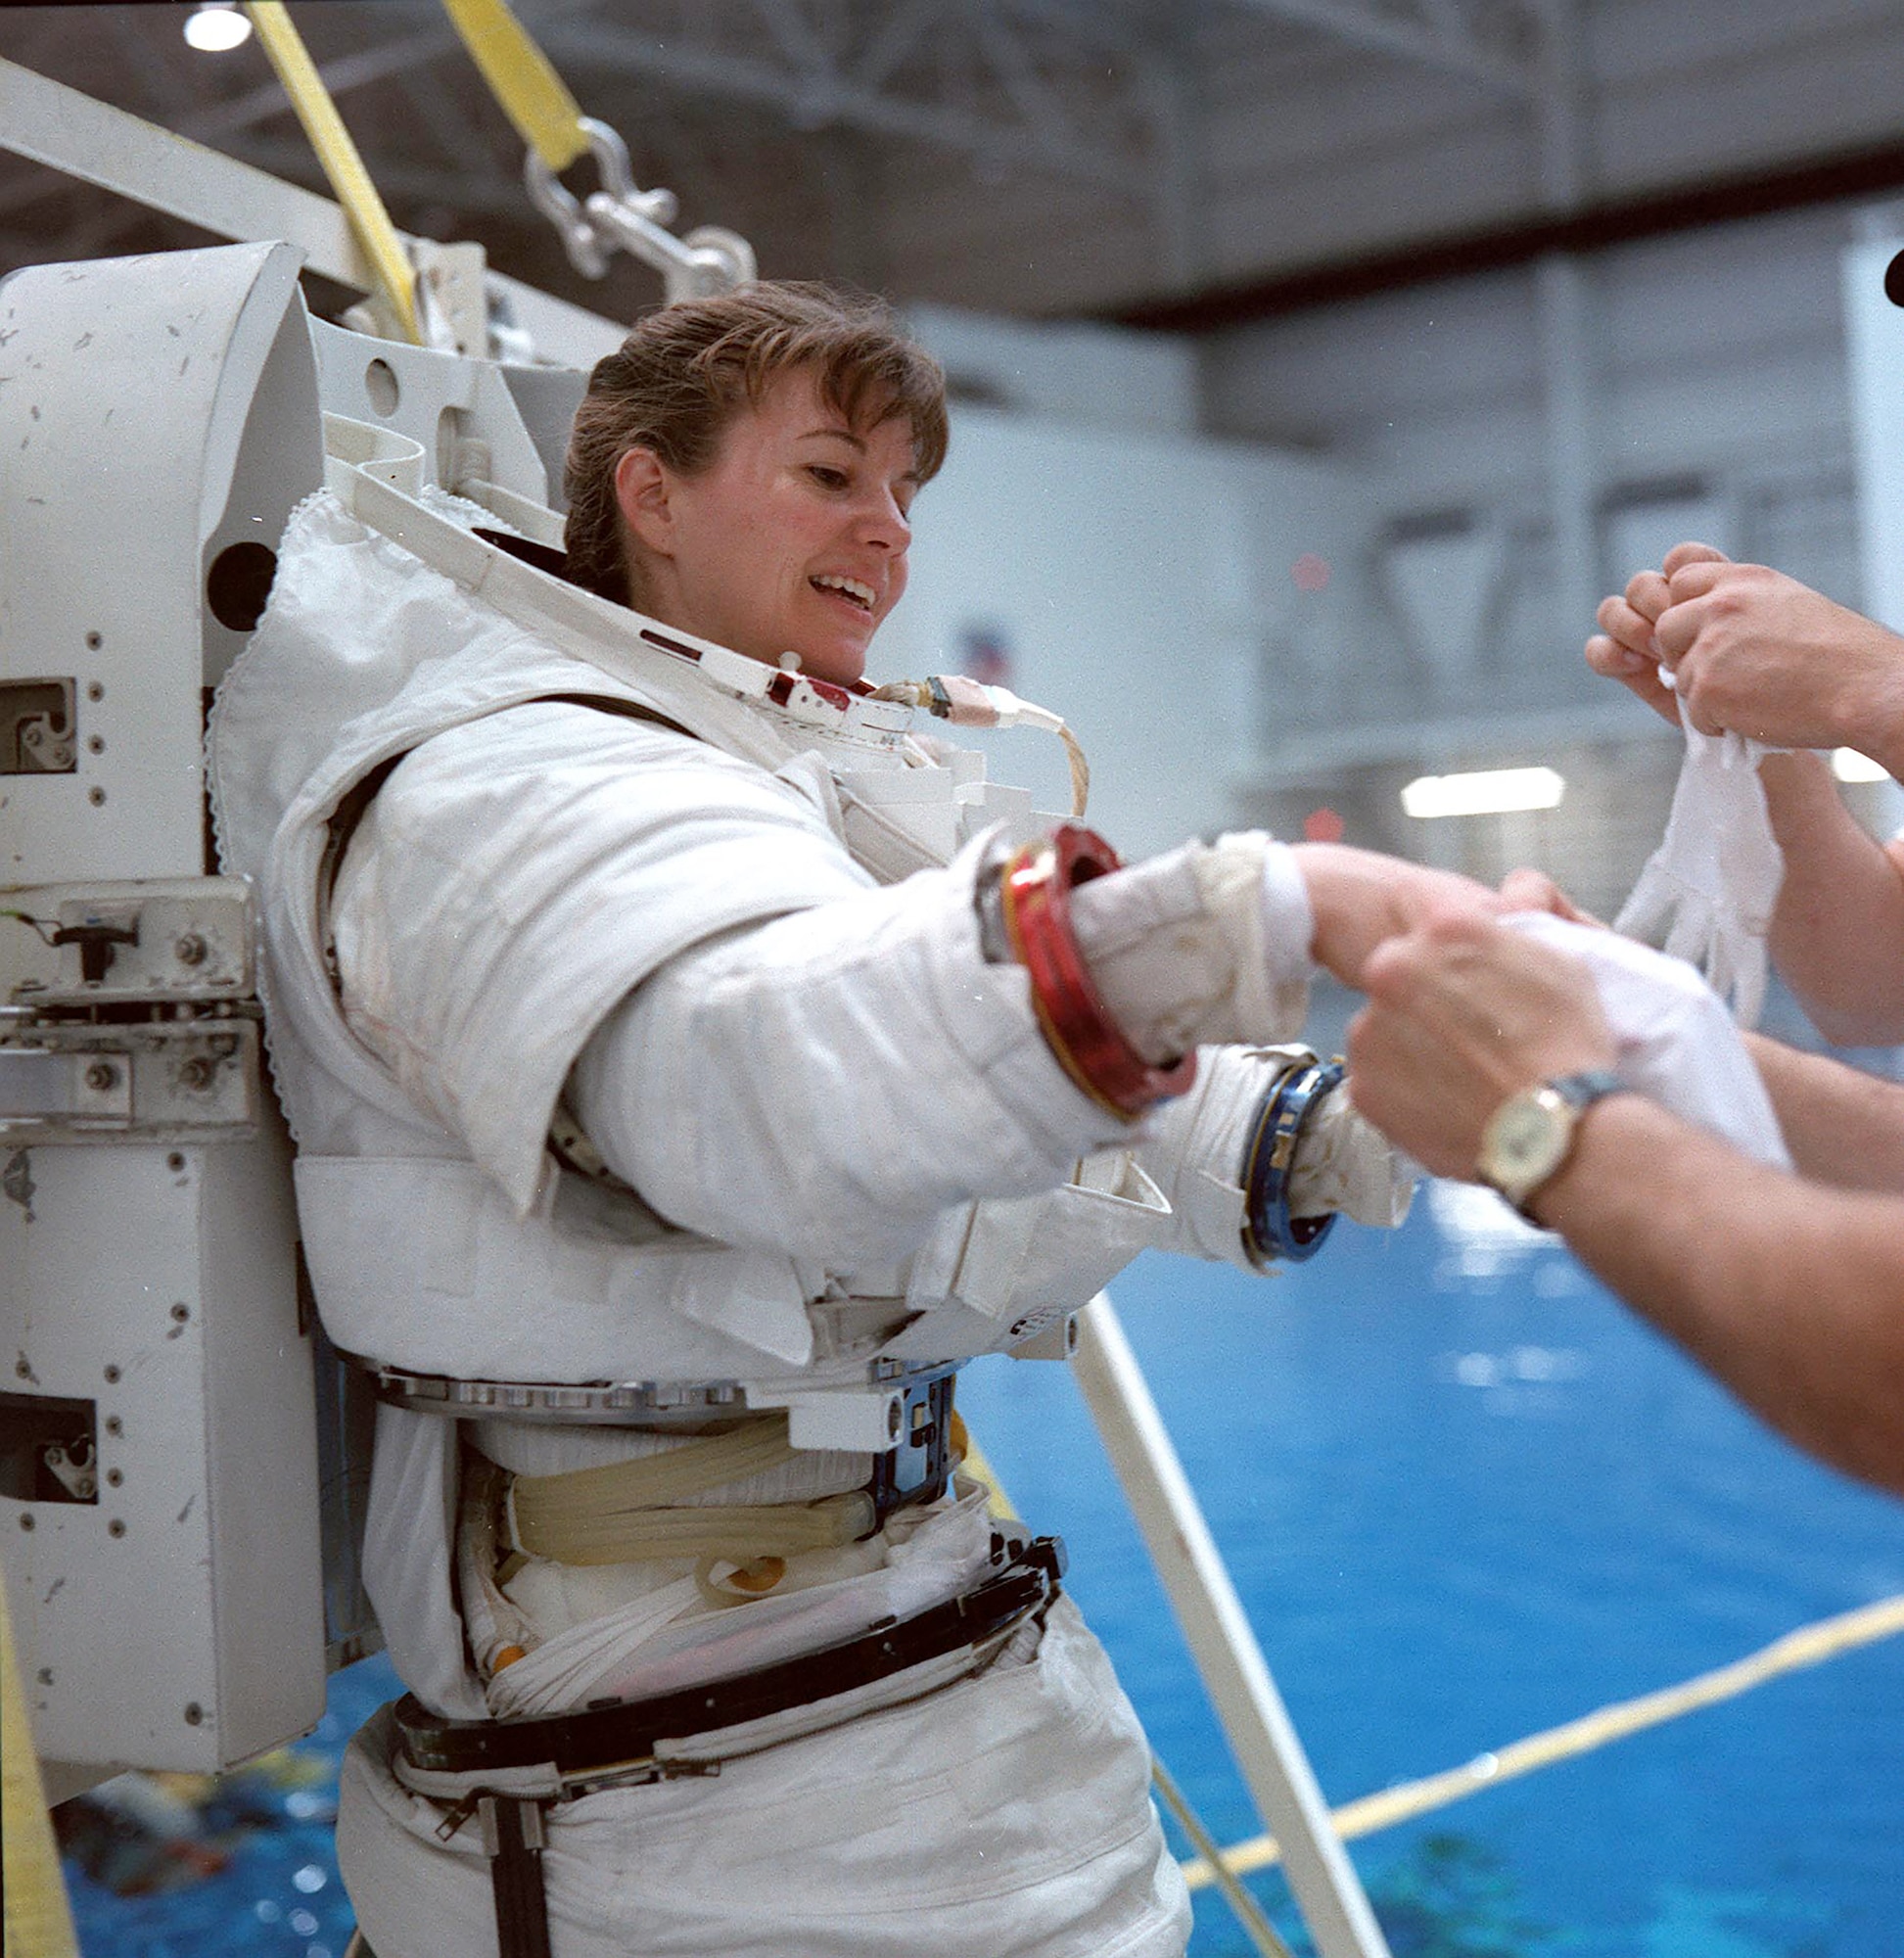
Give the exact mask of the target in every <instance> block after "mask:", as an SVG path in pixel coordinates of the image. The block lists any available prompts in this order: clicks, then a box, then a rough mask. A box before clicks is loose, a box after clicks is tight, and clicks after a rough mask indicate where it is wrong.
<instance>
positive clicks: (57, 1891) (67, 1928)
mask: <svg viewBox="0 0 1904 1958" xmlns="http://www.w3.org/2000/svg"><path fill="white" fill-rule="evenodd" d="M0 1675H3V1677H0V1809H3V1810H4V1813H0V1850H4V1853H5V1877H6V1889H5V1892H4V1895H3V1896H0V1907H3V1908H4V1910H5V1913H6V1958H78V1954H79V1945H78V1942H77V1940H76V1939H75V1938H74V1936H73V1935H72V1913H71V1911H70V1909H69V1908H68V1905H67V1892H66V1884H65V1882H64V1881H63V1880H62V1878H61V1875H60V1852H59V1849H58V1847H57V1846H56V1844H55V1843H54V1841H53V1825H52V1823H51V1822H50V1821H49V1820H48V1818H47V1813H46V1796H45V1793H44V1791H43V1790H42V1789H41V1787H40V1767H39V1761H38V1759H37V1758H36V1757H35V1755H34V1753H33V1731H32V1728H31V1727H30V1726H29V1725H28V1724H27V1718H26V1697H25V1694H24V1693H23V1691H22V1689H21V1683H20V1656H19V1654H18V1653H17V1652H16V1651H15V1649H14V1638H13V1618H12V1615H11V1613H10V1612H9V1611H8V1609H7V1594H6V1587H5V1584H4V1583H3V1582H0Z"/></svg>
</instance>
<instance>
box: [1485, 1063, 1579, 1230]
mask: <svg viewBox="0 0 1904 1958" xmlns="http://www.w3.org/2000/svg"><path fill="white" fill-rule="evenodd" d="M1570 1113H1571V1111H1570V1110H1569V1109H1568V1108H1567V1106H1566V1104H1565V1103H1564V1102H1562V1101H1561V1099H1560V1097H1559V1096H1557V1095H1556V1094H1555V1093H1554V1091H1553V1090H1552V1089H1535V1090H1533V1091H1532V1092H1531V1093H1528V1094H1524V1095H1516V1096H1512V1097H1511V1098H1510V1099H1509V1100H1507V1101H1504V1102H1503V1103H1502V1104H1501V1106H1500V1107H1499V1108H1497V1109H1496V1110H1495V1112H1494V1115H1493V1117H1492V1119H1491V1120H1490V1121H1489V1123H1488V1125H1487V1128H1486V1130H1485V1131H1484V1132H1483V1134H1482V1137H1481V1161H1480V1170H1481V1174H1482V1175H1483V1176H1484V1177H1486V1179H1487V1180H1488V1182H1490V1183H1491V1184H1493V1185H1495V1187H1496V1188H1497V1189H1502V1190H1504V1191H1506V1192H1507V1194H1508V1195H1509V1196H1510V1197H1512V1198H1513V1199H1514V1200H1515V1201H1516V1202H1518V1201H1519V1199H1520V1197H1521V1196H1522V1195H1523V1194H1524V1193H1525V1192H1527V1191H1528V1190H1530V1189H1533V1188H1534V1187H1535V1186H1536V1185H1537V1184H1539V1183H1540V1182H1541V1181H1542V1180H1543V1179H1544V1178H1546V1177H1548V1176H1550V1175H1552V1173H1553V1172H1554V1171H1555V1170H1556V1169H1557V1168H1558V1167H1559V1165H1560V1163H1561V1161H1562V1160H1563V1159H1564V1158H1565V1156H1566V1152H1567V1139H1568V1136H1569V1134H1570V1133H1571V1131H1572V1127H1573V1124H1572V1122H1571V1121H1570V1120H1569V1119H1568V1116H1569V1114H1570Z"/></svg>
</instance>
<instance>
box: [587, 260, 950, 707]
mask: <svg viewBox="0 0 1904 1958" xmlns="http://www.w3.org/2000/svg"><path fill="white" fill-rule="evenodd" d="M944 390H945V382H944V377H943V375H942V374H941V373H940V371H939V368H938V365H937V363H936V362H934V361H933V359H932V358H931V356H930V355H929V354H927V353H926V352H925V351H924V350H922V349H920V348H919V347H917V346H915V345H914V344H913V343H912V342H911V341H909V340H907V339H906V337H905V335H904V334H903V333H902V332H901V331H900V329H899V326H898V322H897V321H896V320H895V319H894V318H893V315H892V313H891V312H890V311H889V310H888V308H887V307H886V306H885V304H884V303H882V302H880V301H877V300H871V299H854V298H847V297H843V296H841V295H839V294H836V293H833V292H830V291H828V290H826V289H824V288H821V287H816V286H802V285H790V284H780V285H771V286H768V285H762V286H755V287H751V288H749V289H748V290H747V291H745V292H743V293H739V294H732V295H728V296H726V297H725V298H723V299H720V300H719V301H716V302H710V303H692V302H690V303H683V304H677V305H672V306H668V307H664V308H663V309H662V310H660V311H658V312H655V313H651V314H650V315H649V316H648V317H647V318H646V319H644V320H642V321H641V322H640V323H639V324H638V325H637V326H636V328H635V330H634V331H633V332H632V333H631V334H630V335H629V336H628V338H627V341H626V342H625V343H624V345H623V346H622V347H621V349H620V350H618V351H616V352H615V353H613V354H611V355H610V356H609V357H608V358H607V359H605V360H603V361H601V362H600V363H599V364H598V365H597V366H596V368H595V370H594V373H593V375H592V376H591V377H590V380H589V386H588V396H587V398H586V400H585V401H584V402H583V403H582V407H581V411H580V414H579V415H578V416H577V419H576V429H575V436H574V440H573V442H572V444H571V447H570V453H569V469H568V484H567V488H568V492H569V522H568V533H567V543H568V574H569V576H570V577H571V578H573V579H574V580H575V581H576V582H577V583H580V584H584V585H586V586H588V587H589V588H590V589H591V590H595V591H599V592H600V593H601V594H602V595H603V596H604V597H608V598H614V599H617V600H619V601H620V602H622V603H624V604H634V605H636V606H638V607H639V608H640V609H641V610H642V611H644V612H647V613H649V614H651V615H652V616H654V617H655V618H658V619H661V620H663V621H665V622H666V623H667V624H670V625H674V626H679V627H682V628H684V629H687V630H689V631H693V632H696V633H699V634H701V635H702V636H703V637H706V638H711V639H715V640H717V641H719V642H720V643H721V644H723V645H727V646H731V647H733V648H734V649H735V650H736V651H738V652H743V653H746V654H747V655H748V656H749V657H750V658H753V659H758V660H764V661H766V663H768V664H769V665H772V664H777V663H779V662H781V661H782V659H783V656H784V655H786V654H789V653H791V654H794V655H796V656H797V658H798V660H799V663H800V665H801V666H802V667H803V668H804V669H805V670H806V671H807V672H809V673H810V674H812V675H813V676H815V677H817V678H821V679H830V680H833V681H835V682H838V683H842V684H850V683H851V682H852V681H854V680H857V679H859V676H860V675H861V673H862V672H863V670H864V667H865V654H866V647H867V644H868V643H869V641H870V640H871V638H872V635H873V633H874V631H875V630H876V629H878V627H879V625H880V623H881V622H882V621H883V620H884V619H885V618H886V616H887V614H888V613H890V612H891V610H892V609H893V607H894V606H895V605H896V604H898V602H899V599H900V595H901V593H902V592H903V591H904V590H905V588H906V547H907V545H908V544H909V542H910V540H911V531H910V527H909V524H908V521H907V517H908V512H909V510H910V508H911V503H912V498H913V496H914V494H915V493H916V491H917V490H918V489H919V487H920V486H921V485H922V484H924V483H926V482H927V481H929V480H930V479H931V478H932V477H933V476H934V475H935V474H936V473H937V471H938V469H939V466H940V464H941V463H942V462H943V461H944V460H945V454H946V442H947V427H946V409H945V392H944Z"/></svg>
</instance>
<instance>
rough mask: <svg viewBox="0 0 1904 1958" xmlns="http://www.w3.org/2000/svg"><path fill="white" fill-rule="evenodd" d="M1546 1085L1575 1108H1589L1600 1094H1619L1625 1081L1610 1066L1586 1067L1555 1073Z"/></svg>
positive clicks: (1622, 1091) (1624, 1088)
mask: <svg viewBox="0 0 1904 1958" xmlns="http://www.w3.org/2000/svg"><path fill="white" fill-rule="evenodd" d="M1547 1086H1548V1087H1550V1088H1551V1089H1553V1091H1554V1092H1555V1094H1556V1095H1557V1096H1559V1097H1560V1099H1561V1100H1562V1101H1566V1102H1569V1103H1571V1105H1572V1106H1573V1107H1574V1108H1575V1109H1576V1110H1578V1109H1583V1108H1591V1107H1592V1106H1593V1105H1594V1103H1595V1102H1596V1101H1598V1100H1599V1099H1600V1098H1601V1096H1602V1095H1619V1094H1622V1093H1624V1092H1625V1090H1626V1083H1625V1082H1624V1081H1622V1080H1621V1079H1620V1077H1619V1076H1618V1075H1617V1074H1615V1073H1614V1072H1613V1070H1612V1069H1611V1068H1610V1067H1588V1068H1583V1069H1582V1070H1581V1071H1580V1072H1579V1073H1578V1074H1556V1076H1555V1077H1554V1078H1553V1080H1551V1081H1550V1082H1548V1083H1547Z"/></svg>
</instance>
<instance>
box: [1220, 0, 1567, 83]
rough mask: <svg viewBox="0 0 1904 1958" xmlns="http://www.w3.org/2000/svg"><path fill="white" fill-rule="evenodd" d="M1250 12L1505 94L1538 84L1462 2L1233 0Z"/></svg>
mask: <svg viewBox="0 0 1904 1958" xmlns="http://www.w3.org/2000/svg"><path fill="white" fill-rule="evenodd" d="M1231 4H1233V5H1235V6H1238V7H1240V8H1242V9H1243V10H1244V11H1245V12H1247V13H1251V14H1259V15H1260V14H1267V15H1272V16H1274V17H1275V18H1276V19H1277V20H1283V21H1288V22H1290V23H1293V24H1296V25H1300V26H1305V27H1316V28H1319V29H1320V30H1321V31H1322V32H1324V33H1326V34H1332V35H1334V36H1335V37H1336V38H1337V39H1338V40H1343V41H1347V42H1349V43H1350V44H1351V45H1353V46H1355V47H1361V48H1369V49H1371V50H1373V51H1374V52H1376V53H1378V54H1385V55H1394V56H1396V57H1398V58H1399V59H1401V60H1404V61H1411V62H1415V63H1417V64H1418V65H1420V66H1422V67H1424V68H1433V69H1439V70H1441V71H1442V72H1443V73H1445V74H1452V75H1458V76H1460V77H1461V78H1462V79H1463V80H1464V81H1472V82H1478V83H1479V84H1481V86H1483V87H1484V88H1488V89H1491V90H1493V91H1494V92H1495V93H1497V94H1501V95H1508V96H1520V97H1524V96H1529V95H1532V94H1533V93H1534V92H1535V90H1536V87H1537V85H1538V84H1537V78H1536V75H1535V73H1534V71H1533V70H1531V69H1530V67H1529V66H1528V65H1527V64H1526V63H1525V62H1524V61H1523V60H1521V59H1519V58H1518V51H1517V50H1504V49H1502V48H1500V47H1497V46H1491V45H1489V44H1488V43H1487V42H1486V41H1485V40H1484V39H1483V38H1482V36H1481V34H1480V32H1479V30H1478V29H1477V27H1476V25H1475V23H1473V22H1472V21H1471V20H1470V19H1469V18H1468V16H1467V14H1466V12H1465V11H1464V8H1463V0H1413V4H1412V3H1411V0H1403V4H1401V5H1399V6H1387V5H1383V4H1382V0H1231Z"/></svg>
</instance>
